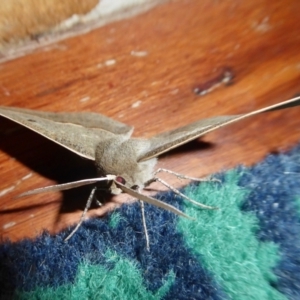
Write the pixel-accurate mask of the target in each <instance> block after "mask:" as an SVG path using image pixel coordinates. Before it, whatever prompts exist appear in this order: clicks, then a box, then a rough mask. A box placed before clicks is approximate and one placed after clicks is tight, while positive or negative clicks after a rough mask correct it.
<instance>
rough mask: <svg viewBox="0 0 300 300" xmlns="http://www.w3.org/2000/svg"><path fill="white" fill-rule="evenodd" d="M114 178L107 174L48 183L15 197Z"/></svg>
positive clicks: (68, 188)
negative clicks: (65, 181) (59, 182)
mask: <svg viewBox="0 0 300 300" xmlns="http://www.w3.org/2000/svg"><path fill="white" fill-rule="evenodd" d="M115 178H116V176H114V175H107V176H105V177H96V178H90V179H83V180H78V181H73V182H68V183H63V184H55V185H50V186H46V187H42V188H38V189H34V190H30V191H27V192H25V193H22V194H20V195H18V196H16V197H15V198H20V197H24V196H29V195H35V194H40V193H46V192H57V191H64V190H70V189H73V188H77V187H80V186H83V185H88V184H92V183H95V182H99V181H105V180H114V179H115Z"/></svg>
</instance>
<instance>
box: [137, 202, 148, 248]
mask: <svg viewBox="0 0 300 300" xmlns="http://www.w3.org/2000/svg"><path fill="white" fill-rule="evenodd" d="M139 202H140V204H141V211H142V221H143V227H144V233H145V239H146V248H147V251H149V252H150V241H149V235H148V229H147V223H146V216H145V206H144V201H142V200H139Z"/></svg>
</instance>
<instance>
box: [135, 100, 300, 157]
mask: <svg viewBox="0 0 300 300" xmlns="http://www.w3.org/2000/svg"><path fill="white" fill-rule="evenodd" d="M298 105H300V97H297V98H293V99H290V100H287V101H284V102H280V103H278V104H275V105H272V106H268V107H265V108H262V109H259V110H256V111H253V112H250V113H246V114H241V115H233V116H220V117H213V118H209V119H203V120H200V121H196V122H194V123H191V124H189V125H186V126H183V127H180V128H177V129H175V130H171V131H168V132H164V133H161V134H158V135H156V136H154V137H152V138H150V139H149V142H150V147H149V148H148V149H147V150H146V151H144V153H142V155H141V156H140V157H139V161H145V160H148V159H150V158H153V157H156V156H158V155H160V154H162V153H165V152H167V151H169V150H171V149H173V148H176V147H178V146H180V145H183V144H185V143H187V142H189V141H191V140H194V139H196V138H198V137H200V136H202V135H204V134H206V133H208V132H210V131H213V130H216V129H218V128H220V127H223V126H225V125H228V124H230V123H233V122H236V121H239V120H241V119H244V118H247V117H250V116H253V115H256V114H259V113H263V112H267V111H272V110H278V109H283V108H288V107H292V106H298Z"/></svg>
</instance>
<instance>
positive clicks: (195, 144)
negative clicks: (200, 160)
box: [160, 139, 215, 158]
mask: <svg viewBox="0 0 300 300" xmlns="http://www.w3.org/2000/svg"><path fill="white" fill-rule="evenodd" d="M214 146H215V145H214V144H213V143H210V142H205V141H203V140H201V139H197V140H193V141H190V142H188V143H186V144H184V145H181V146H178V147H177V148H174V149H172V150H170V151H168V152H167V153H164V154H162V155H161V156H160V157H161V158H162V157H166V156H172V155H178V154H184V153H193V152H199V151H204V150H210V149H212V148H213V147H214Z"/></svg>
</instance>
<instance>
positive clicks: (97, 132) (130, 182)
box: [0, 97, 300, 239]
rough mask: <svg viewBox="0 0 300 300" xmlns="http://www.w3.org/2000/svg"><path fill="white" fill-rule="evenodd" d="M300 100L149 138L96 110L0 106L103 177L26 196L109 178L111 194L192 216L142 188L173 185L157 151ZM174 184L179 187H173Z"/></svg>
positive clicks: (2, 112)
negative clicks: (87, 162) (136, 135)
mask: <svg viewBox="0 0 300 300" xmlns="http://www.w3.org/2000/svg"><path fill="white" fill-rule="evenodd" d="M297 105H300V97H296V98H293V99H290V100H287V101H284V102H280V103H278V104H275V105H271V106H268V107H265V108H262V109H259V110H255V111H252V112H250V113H245V114H239V115H231V116H218V117H212V118H208V119H203V120H199V121H196V122H194V123H191V124H189V125H186V126H183V127H180V128H177V129H174V130H171V131H167V132H163V133H160V134H158V135H155V136H153V137H152V138H149V139H142V138H131V135H132V132H133V127H131V126H128V125H126V124H123V123H121V122H118V121H116V120H113V119H111V118H108V117H106V116H104V115H101V114H97V113H92V112H79V113H68V112H57V113H54V112H42V111H35V110H29V109H21V108H15V107H4V106H0V116H2V117H5V118H7V119H10V120H12V121H14V122H16V123H18V124H20V125H22V126H24V127H27V128H29V129H31V130H33V131H35V132H36V133H38V134H40V135H42V136H44V137H46V138H48V139H50V140H51V141H53V142H55V143H57V144H59V145H61V146H62V147H65V148H67V149H68V150H70V151H72V152H74V153H76V154H78V155H79V156H81V157H83V158H85V159H88V160H92V161H94V162H95V166H96V168H97V172H98V174H99V177H97V178H91V179H83V180H79V181H75V182H69V183H65V184H57V185H52V186H48V187H42V188H38V189H35V190H31V191H28V192H25V193H23V194H21V195H20V196H27V195H33V194H37V193H41V192H49V191H61V190H67V189H71V188H75V187H79V186H83V185H89V184H94V185H95V184H96V183H97V182H100V181H106V182H107V183H108V189H109V191H110V193H111V194H120V193H121V192H124V193H128V194H130V195H131V196H133V197H136V198H138V199H139V200H141V201H144V202H147V203H150V204H153V205H156V206H158V207H160V208H163V209H166V210H169V211H171V212H173V213H175V214H177V215H180V216H184V217H188V216H187V215H186V214H184V213H183V212H182V211H180V210H179V209H177V208H176V207H174V206H172V205H169V204H167V203H164V202H162V201H160V200H158V199H155V198H153V197H149V196H146V195H143V194H142V193H141V190H142V189H143V188H144V187H146V186H148V185H149V184H151V183H152V182H154V181H160V182H161V183H163V184H165V185H166V186H167V187H170V186H169V185H168V184H167V183H165V182H164V181H162V180H161V179H159V178H158V177H156V174H157V173H158V172H160V171H167V172H168V170H163V169H159V170H158V171H156V172H154V167H155V164H156V162H157V157H158V156H159V155H161V154H163V153H165V152H167V151H170V150H171V149H173V148H176V147H178V146H180V145H182V144H185V143H187V142H189V141H191V140H194V139H196V138H198V137H201V136H203V135H204V134H206V133H208V132H210V131H213V130H216V129H218V128H220V127H223V126H226V125H229V124H231V123H233V122H237V121H239V120H242V119H245V118H248V117H250V116H253V115H256V114H260V113H263V112H268V111H273V110H279V109H284V108H288V107H292V106H297ZM174 174H175V175H176V176H178V177H184V176H182V175H180V174H177V173H174ZM192 179H193V178H192ZM170 188H171V189H173V188H172V187H170ZM95 190H96V185H95V186H94V187H93V189H92V191H91V194H90V196H89V198H88V202H87V205H86V207H85V210H84V212H83V215H82V218H81V220H80V222H79V223H78V225H77V227H76V228H75V229H74V230H73V232H72V233H71V234H70V235H69V237H68V238H70V237H71V236H72V235H73V234H74V232H75V231H76V230H77V228H78V227H79V226H80V224H81V223H82V221H83V218H84V215H85V213H86V212H87V210H88V209H89V207H90V205H91V202H92V200H93V198H94V193H95ZM173 190H175V189H173ZM175 192H178V193H179V194H180V195H182V196H183V197H184V198H186V199H187V200H190V201H192V202H193V203H194V204H197V205H199V206H200V207H202V208H207V209H215V207H211V206H206V205H204V204H201V203H198V202H196V201H193V200H192V199H189V198H187V197H186V196H184V195H183V194H181V193H180V192H179V191H177V190H175ZM68 238H67V239H68Z"/></svg>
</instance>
